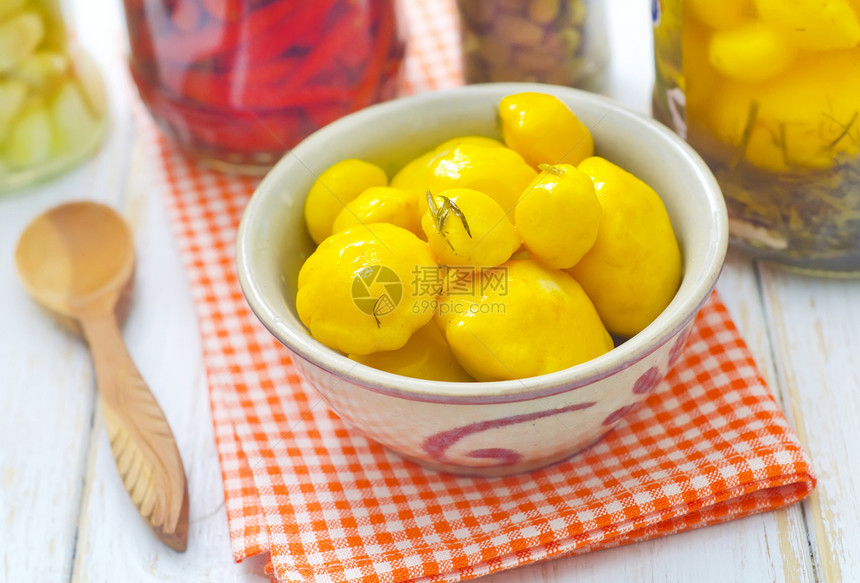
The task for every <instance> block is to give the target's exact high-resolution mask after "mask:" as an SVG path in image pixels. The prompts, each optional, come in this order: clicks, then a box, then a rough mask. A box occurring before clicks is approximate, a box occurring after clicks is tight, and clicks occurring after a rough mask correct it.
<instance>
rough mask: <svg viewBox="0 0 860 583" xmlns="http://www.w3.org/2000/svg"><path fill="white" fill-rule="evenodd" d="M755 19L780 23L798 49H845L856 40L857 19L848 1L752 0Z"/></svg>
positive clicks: (859, 37)
mask: <svg viewBox="0 0 860 583" xmlns="http://www.w3.org/2000/svg"><path fill="white" fill-rule="evenodd" d="M754 1H755V7H756V9H757V11H758V15H759V18H761V19H762V20H763V21H765V22H767V23H769V24H773V25H777V26H781V27H783V28H784V29H785V31H786V33H787V34H788V35H789V38H790V39H791V42H792V43H793V44H794V46H796V47H797V48H799V49H804V50H809V51H823V50H829V49H849V48H852V47H855V46H857V44H858V43H860V21H858V18H857V12H855V9H854V8H852V6H851V3H850V2H849V0H792V1H791V2H787V1H786V0H754Z"/></svg>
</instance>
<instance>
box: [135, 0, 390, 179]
mask: <svg viewBox="0 0 860 583" xmlns="http://www.w3.org/2000/svg"><path fill="white" fill-rule="evenodd" d="M124 3H125V9H126V19H127V22H128V29H129V40H130V45H131V54H132V59H131V71H132V75H133V76H134V79H135V82H136V84H137V87H138V90H139V92H140V95H141V97H142V99H143V101H144V102H145V103H146V105H147V107H148V108H149V110H150V111H151V112H152V114H153V116H154V117H155V119H156V120H157V121H158V122H159V125H160V127H161V129H162V130H163V131H164V132H165V133H166V134H167V135H168V136H169V137H171V138H172V139H173V140H174V141H175V143H176V144H177V145H178V146H180V147H181V148H183V149H184V150H185V151H186V152H187V153H189V154H191V155H193V156H195V157H196V158H198V159H199V160H201V161H203V162H206V163H209V164H210V165H212V166H214V167H215V168H219V169H227V170H231V171H235V172H245V173H257V174H259V173H263V172H265V171H266V170H268V169H269V168H270V167H271V165H272V164H273V163H274V162H275V161H276V160H277V159H279V158H280V157H281V156H282V155H283V153H284V152H285V151H286V150H288V149H289V148H291V147H293V146H295V145H296V144H297V143H298V142H299V141H300V140H301V139H303V138H304V137H306V136H307V135H308V134H310V133H311V132H313V131H315V130H316V129H319V128H320V127H322V126H324V125H326V124H328V123H330V122H332V121H334V120H336V119H337V118H339V117H341V116H343V115H346V114H347V113H350V112H353V111H356V110H358V109H361V108H363V107H366V106H368V105H370V104H372V103H375V102H378V101H381V100H383V99H387V98H390V97H391V96H392V95H393V92H394V89H395V88H396V84H397V79H398V75H399V70H400V63H401V61H402V59H403V55H404V49H405V46H404V43H403V41H402V39H401V37H400V34H399V27H398V26H397V14H396V11H395V3H394V1H393V0H368V1H363V2H354V1H351V0H313V1H307V2H297V1H290V0H273V1H255V2H251V1H243V2H232V1H229V2H227V1H213V0H170V1H168V0H125V2H124Z"/></svg>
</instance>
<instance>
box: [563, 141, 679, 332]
mask: <svg viewBox="0 0 860 583" xmlns="http://www.w3.org/2000/svg"><path fill="white" fill-rule="evenodd" d="M579 169H580V170H581V171H582V172H584V173H585V174H587V175H588V176H590V177H591V179H592V181H593V182H594V186H595V191H596V193H597V197H598V199H599V200H600V206H601V208H602V211H603V212H602V214H601V219H600V228H599V230H598V232H597V241H595V243H594V246H593V247H592V248H591V249H590V250H589V251H588V253H586V254H585V256H584V257H583V258H582V259H581V260H580V261H579V263H577V264H576V265H575V266H573V267H572V268H571V269H569V270H567V272H568V273H569V274H570V275H572V276H573V277H574V279H576V281H578V282H579V283H580V284H581V285H582V287H583V288H584V289H585V291H586V292H587V293H588V296H589V297H590V298H591V299H592V301H593V302H594V306H595V308H597V312H598V313H599V314H600V318H601V319H602V320H603V323H604V324H605V325H606V328H607V330H609V331H610V332H611V333H613V334H616V335H618V336H623V337H630V336H633V335H635V334H637V333H638V332H640V331H641V330H642V329H644V328H645V327H646V326H647V325H648V324H650V323H651V322H652V321H653V320H654V318H656V317H657V316H658V315H659V314H660V313H661V312H662V311H663V310H664V309H665V308H666V306H667V305H669V302H670V301H671V300H672V298H673V297H674V296H675V292H677V291H678V286H679V285H680V283H681V252H680V249H679V248H678V242H677V240H676V239H675V233H674V231H673V230H672V224H671V223H670V221H669V216H668V214H667V213H666V208H665V207H664V206H663V201H662V200H660V197H659V196H658V195H657V193H656V192H654V190H653V189H652V188H651V187H650V186H648V185H647V184H645V183H644V182H642V181H641V180H639V179H638V178H636V177H635V176H633V175H632V174H630V173H629V172H627V171H625V170H624V169H622V168H619V167H618V166H616V165H615V164H613V163H612V162H609V161H608V160H605V159H603V158H599V157H593V158H588V159H587V160H585V161H583V162H582V164H580V165H579Z"/></svg>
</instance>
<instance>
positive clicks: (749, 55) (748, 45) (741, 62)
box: [684, 21, 797, 81]
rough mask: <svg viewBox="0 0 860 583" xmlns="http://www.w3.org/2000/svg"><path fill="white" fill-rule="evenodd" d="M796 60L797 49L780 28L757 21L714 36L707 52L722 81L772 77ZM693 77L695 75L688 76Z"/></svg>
mask: <svg viewBox="0 0 860 583" xmlns="http://www.w3.org/2000/svg"><path fill="white" fill-rule="evenodd" d="M685 34H686V33H685ZM796 56H797V49H796V48H794V46H792V45H791V43H790V42H789V38H788V34H787V33H786V32H785V31H784V30H783V29H782V28H781V27H777V26H774V25H771V24H766V23H764V22H757V21H751V22H746V23H744V24H741V25H739V26H736V27H733V28H729V29H725V30H720V31H717V32H715V33H714V35H713V37H712V38H711V43H710V49H709V57H710V62H711V64H712V65H713V66H714V68H715V69H716V70H717V71H719V72H720V73H722V74H723V75H725V76H726V77H729V78H731V79H739V80H741V81H764V80H766V79H770V78H771V77H775V76H777V75H779V74H780V73H782V72H783V71H785V70H786V69H787V68H788V67H789V66H790V65H791V63H792V62H793V61H794V59H795V57H796ZM684 58H686V55H684ZM696 74H697V72H696V71H693V72H692V73H691V75H694V76H695V75H696Z"/></svg>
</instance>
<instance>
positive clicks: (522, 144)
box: [499, 92, 594, 168]
mask: <svg viewBox="0 0 860 583" xmlns="http://www.w3.org/2000/svg"><path fill="white" fill-rule="evenodd" d="M499 117H500V119H501V122H502V136H503V137H504V140H505V144H506V145H507V146H508V147H509V148H511V149H512V150H514V151H515V152H517V153H519V154H520V155H521V156H522V157H523V158H525V160H526V162H528V163H529V164H530V165H531V166H533V167H534V168H537V167H538V166H539V165H540V164H572V165H574V166H576V165H577V164H579V163H580V162H581V161H582V160H584V159H585V158H588V157H589V156H592V155H593V154H594V140H593V138H592V137H591V132H590V131H588V128H587V127H585V125H584V124H583V123H582V122H581V121H579V118H578V117H576V115H575V114H574V113H573V112H572V111H570V108H568V107H567V105H565V104H564V103H562V101H561V100H559V99H558V98H557V97H554V96H552V95H546V94H544V93H530V92H529V93H517V94H514V95H509V96H507V97H505V98H504V99H502V101H501V102H500V103H499Z"/></svg>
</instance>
